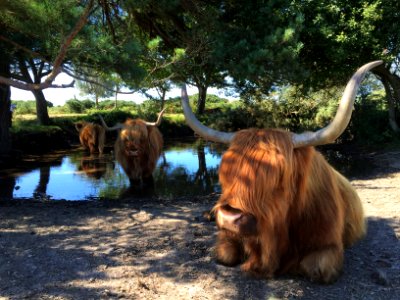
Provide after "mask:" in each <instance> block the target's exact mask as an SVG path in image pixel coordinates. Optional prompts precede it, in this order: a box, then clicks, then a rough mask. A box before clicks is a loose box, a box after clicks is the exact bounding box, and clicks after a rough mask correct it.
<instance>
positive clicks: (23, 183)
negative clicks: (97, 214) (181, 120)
mask: <svg viewBox="0 0 400 300" xmlns="http://www.w3.org/2000/svg"><path fill="white" fill-rule="evenodd" d="M225 149H226V147H225V146H223V145H219V144H214V143H204V142H202V141H201V140H194V141H193V140H192V141H175V142H173V143H171V144H170V145H166V146H165V149H164V153H163V155H162V156H161V157H160V159H159V160H158V163H157V168H156V170H155V171H154V173H153V175H154V176H153V177H154V185H153V186H151V187H147V188H145V189H143V188H140V189H139V188H132V187H131V186H130V184H129V180H128V178H127V176H126V175H125V173H124V172H123V170H122V168H121V167H120V166H119V164H118V163H116V162H115V160H114V157H113V155H112V147H109V148H108V151H106V154H105V155H103V157H101V158H99V157H98V156H93V157H90V156H88V154H87V153H85V152H84V151H83V150H82V149H80V148H77V149H74V150H68V151H59V152H54V153H51V154H46V155H43V156H30V157H26V158H25V160H24V163H23V164H21V165H20V166H16V167H15V168H10V169H7V170H0V199H24V198H25V199H32V198H34V199H38V200H96V199H118V198H121V197H124V196H132V195H133V196H136V197H141V196H160V197H169V198H173V197H180V196H193V195H208V194H210V193H212V192H219V191H220V186H219V183H218V168H219V163H220V159H221V156H222V153H223V151H224V150H225ZM324 154H325V156H326V157H327V159H328V161H330V163H331V164H333V165H334V166H335V167H336V168H337V169H338V170H339V171H340V172H342V173H343V174H344V175H345V176H348V177H359V176H360V174H362V173H365V172H368V171H366V170H365V169H366V167H367V166H368V164H367V163H366V161H364V160H362V161H360V160H359V159H357V158H354V157H351V156H348V155H346V154H342V153H340V152H338V151H326V152H325V153H324ZM369 167H370V166H369Z"/></svg>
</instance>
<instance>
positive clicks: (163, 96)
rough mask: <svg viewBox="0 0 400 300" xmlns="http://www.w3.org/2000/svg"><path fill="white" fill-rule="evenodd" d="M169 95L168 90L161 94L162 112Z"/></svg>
mask: <svg viewBox="0 0 400 300" xmlns="http://www.w3.org/2000/svg"><path fill="white" fill-rule="evenodd" d="M166 94H167V90H165V89H163V90H162V94H161V110H163V109H164V106H165V95H166Z"/></svg>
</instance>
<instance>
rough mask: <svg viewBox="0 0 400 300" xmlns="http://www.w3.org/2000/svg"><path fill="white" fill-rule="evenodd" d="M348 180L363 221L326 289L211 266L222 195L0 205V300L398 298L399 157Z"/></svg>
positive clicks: (377, 156) (385, 157) (387, 156)
mask: <svg viewBox="0 0 400 300" xmlns="http://www.w3.org/2000/svg"><path fill="white" fill-rule="evenodd" d="M370 158H372V159H373V161H374V162H375V163H374V164H373V165H372V164H371V173H370V174H369V175H368V176H365V177H363V178H351V181H352V183H353V185H354V186H355V187H356V189H357V191H358V193H359V195H360V197H361V199H362V201H363V204H364V207H365V211H366V215H367V217H368V226H369V229H368V235H367V237H366V238H365V239H364V240H363V241H361V242H360V243H358V244H357V245H355V246H354V247H352V248H351V249H348V250H347V251H346V254H345V264H344V270H343V274H342V276H341V277H340V278H339V280H338V281H337V282H336V283H334V284H332V285H318V284H315V283H312V282H310V281H308V280H305V279H303V278H298V277H279V278H276V279H274V280H263V279H254V278H251V277H248V276H246V275H245V274H243V273H242V272H241V271H240V269H239V268H228V267H224V266H221V265H218V264H216V263H215V261H214V259H213V247H214V241H215V233H216V228H215V224H214V222H210V221H207V220H206V219H205V218H203V212H204V211H206V210H208V209H210V208H211V207H212V205H213V204H214V203H215V201H216V199H217V198H218V195H209V196H206V197H194V198H190V199H188V198H178V199H176V198H175V199H162V198H152V199H138V198H136V199H129V197H128V198H127V199H123V200H121V201H104V202H33V201H13V202H0V299H85V300H87V299H218V300H219V299H384V300H390V299H400V152H399V151H392V152H388V153H374V154H370Z"/></svg>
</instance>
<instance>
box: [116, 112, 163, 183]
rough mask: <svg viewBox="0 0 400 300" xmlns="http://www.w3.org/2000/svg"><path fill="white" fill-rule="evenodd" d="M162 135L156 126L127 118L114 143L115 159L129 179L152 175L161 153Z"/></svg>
mask: <svg viewBox="0 0 400 300" xmlns="http://www.w3.org/2000/svg"><path fill="white" fill-rule="evenodd" d="M163 143H164V141H163V137H162V135H161V133H160V131H159V130H158V128H157V127H156V126H147V125H146V123H145V122H144V121H143V120H141V119H135V120H132V119H127V120H126V121H125V123H124V126H123V128H122V129H121V131H120V132H119V134H118V138H117V140H116V142H115V145H114V150H115V156H116V159H117V161H118V162H119V163H120V165H121V166H122V168H123V169H124V171H125V173H126V175H127V176H128V177H129V179H130V180H131V181H137V180H143V179H148V178H151V177H152V173H153V171H154V168H155V167H156V164H157V160H158V158H159V157H160V155H161V153H162V148H163Z"/></svg>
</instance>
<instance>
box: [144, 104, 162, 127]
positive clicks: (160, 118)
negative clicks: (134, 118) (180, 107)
mask: <svg viewBox="0 0 400 300" xmlns="http://www.w3.org/2000/svg"><path fill="white" fill-rule="evenodd" d="M166 109H167V108H164V109H163V110H162V111H160V112H159V113H158V118H157V121H155V122H145V123H146V125H147V126H159V125H160V124H161V120H162V115H163V114H164V112H165V110H166Z"/></svg>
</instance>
